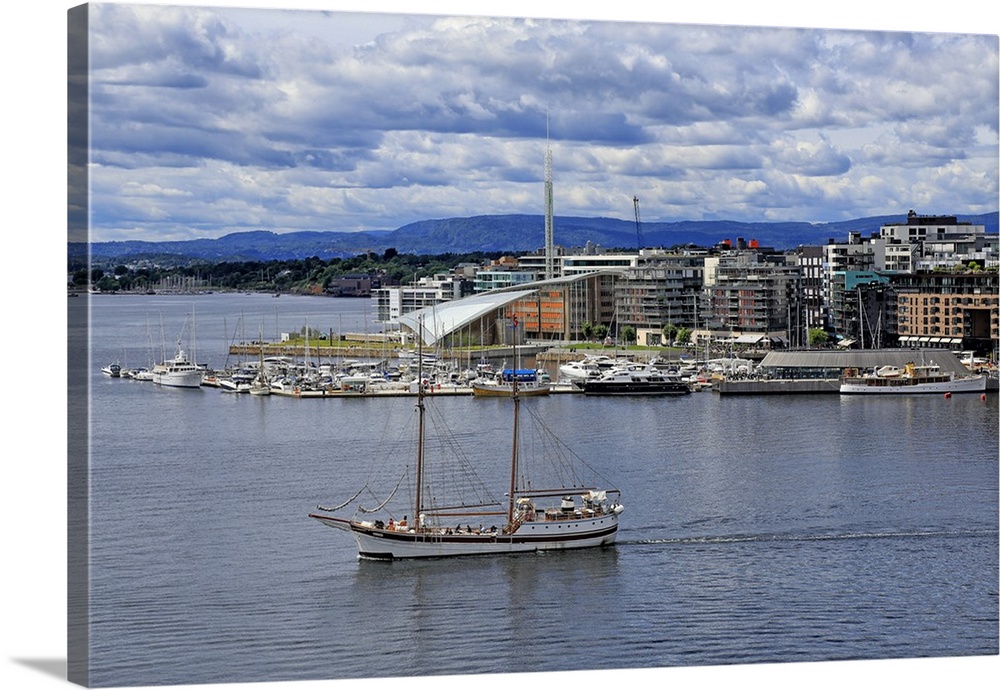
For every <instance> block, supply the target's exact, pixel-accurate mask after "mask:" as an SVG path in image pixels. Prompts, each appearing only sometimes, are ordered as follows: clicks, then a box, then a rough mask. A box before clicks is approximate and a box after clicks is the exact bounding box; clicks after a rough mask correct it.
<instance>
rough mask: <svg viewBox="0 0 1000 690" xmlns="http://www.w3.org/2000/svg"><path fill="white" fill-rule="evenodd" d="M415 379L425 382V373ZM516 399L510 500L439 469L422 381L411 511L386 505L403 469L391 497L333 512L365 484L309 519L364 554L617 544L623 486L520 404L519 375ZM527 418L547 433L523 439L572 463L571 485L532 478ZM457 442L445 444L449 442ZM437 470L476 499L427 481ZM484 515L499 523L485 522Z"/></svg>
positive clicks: (513, 404) (537, 429)
mask: <svg viewBox="0 0 1000 690" xmlns="http://www.w3.org/2000/svg"><path fill="white" fill-rule="evenodd" d="M417 380H418V381H421V382H422V380H423V379H422V377H420V378H418V379H417ZM510 400H511V408H512V412H513V424H512V432H513V441H512V445H511V456H510V485H509V487H507V488H508V490H507V491H506V496H505V497H504V499H502V500H496V499H492V498H488V495H489V492H488V491H487V490H486V489H485V487H481V486H479V485H477V484H476V483H474V479H475V472H474V470H473V471H471V472H470V473H469V474H468V475H466V476H464V477H463V479H462V480H461V481H459V480H458V479H457V477H458V475H456V474H451V473H447V472H442V473H435V472H434V464H435V462H436V461H437V460H440V461H441V464H444V462H445V458H444V457H443V454H442V457H441V458H431V457H427V454H426V453H425V451H426V449H427V447H428V439H427V437H426V426H427V424H426V417H427V415H428V410H427V408H428V404H427V401H426V400H425V395H424V386H423V385H418V388H417V405H416V409H417V433H416V462H415V476H414V477H413V482H412V489H413V495H414V497H415V500H414V501H413V503H412V504H409V505H408V507H406V508H403V510H406V511H407V512H406V513H405V514H402V516H401V517H400V514H399V512H395V514H394V511H392V510H391V509H387V506H388V505H389V504H390V502H391V501H392V498H393V495H394V494H395V493H396V492H397V490H398V489H399V488H400V486H402V484H403V483H404V480H405V479H407V474H405V473H404V475H403V476H401V477H400V479H399V481H398V482H397V484H396V486H395V488H394V489H392V491H391V492H390V494H389V496H388V497H387V498H386V499H385V500H384V501H382V502H381V503H380V504H379V505H378V506H376V507H374V508H365V507H364V506H362V505H360V503H358V505H357V509H356V511H355V514H354V517H351V518H347V517H338V516H336V515H335V514H334V513H336V512H338V511H340V510H343V509H345V508H347V507H348V506H350V505H352V504H354V503H355V502H357V501H358V499H359V497H361V496H362V494H364V493H366V492H369V494H368V495H370V492H371V489H370V488H369V487H368V486H367V485H365V486H362V488H361V489H360V490H359V491H358V493H356V494H355V495H354V496H353V497H352V498H350V499H348V500H347V501H346V502H344V503H343V504H341V505H339V506H336V507H333V508H324V507H322V506H317V512H314V513H310V514H309V517H311V518H313V519H315V520H318V521H319V522H321V523H322V524H324V525H327V526H329V527H334V528H337V529H340V530H344V531H346V532H348V533H350V534H351V535H352V536H353V537H354V540H355V542H356V543H357V547H358V557H359V558H365V559H386V560H392V559H398V558H440V557H449V556H471V555H490V554H514V553H525V552H535V551H548V550H557V549H580V548H588V547H598V546H608V545H611V544H613V543H614V541H615V537H616V536H617V532H618V521H619V515H620V514H621V513H622V511H623V510H624V508H623V506H622V504H621V503H620V496H621V492H620V491H619V490H618V489H614V488H611V489H603V488H601V486H599V485H598V484H599V483H602V482H603V480H601V479H600V478H599V477H597V473H596V471H595V470H594V469H593V468H592V467H590V466H589V465H588V464H587V463H586V461H584V460H583V459H582V458H580V457H579V456H577V455H576V454H575V453H573V452H572V451H571V450H570V449H569V448H568V447H567V446H566V445H565V444H563V443H562V442H561V441H559V440H558V439H557V438H556V437H555V435H554V434H553V433H552V432H551V430H549V429H548V428H547V427H546V426H545V425H544V423H542V422H541V419H540V418H539V417H538V416H537V415H536V414H535V411H534V409H533V408H532V407H531V406H530V405H525V406H524V409H522V401H521V395H520V392H519V390H518V385H517V379H516V378H515V380H514V382H513V388H512V391H511V395H510ZM526 413H530V414H526ZM522 416H529V417H531V420H530V421H534V422H535V424H534V425H533V427H532V430H533V431H535V432H536V433H537V434H539V436H538V438H539V439H545V440H544V441H540V442H538V443H534V442H533V443H530V444H525V445H526V446H528V445H530V446H531V447H536V448H543V449H544V452H543V453H542V454H543V455H544V456H545V458H546V459H548V460H552V461H555V463H556V464H559V465H560V467H561V469H562V470H563V474H564V475H566V474H567V472H566V469H567V468H568V467H573V468H574V470H575V471H574V472H573V473H572V476H573V477H574V478H573V480H572V481H571V482H570V484H569V485H566V484H565V483H562V484H555V483H553V484H537V483H532V481H531V479H530V478H529V477H530V475H531V474H532V470H531V468H530V467H529V465H530V464H531V462H530V459H529V458H527V457H526V455H527V454H522V452H521V451H522V443H521V434H522V433H525V434H527V432H528V430H527V429H522V422H523V421H525V420H522ZM453 445H454V444H450V443H446V444H443V447H445V446H447V447H452V446H453ZM438 474H440V476H448V477H451V479H450V481H448V482H447V483H448V484H449V485H450V486H452V487H454V486H456V485H459V484H461V485H463V486H465V487H467V489H468V490H469V491H470V493H471V494H474V497H470V498H458V499H453V498H452V497H450V496H447V489H448V487H447V486H446V487H443V488H442V487H441V485H440V484H435V485H434V486H432V484H433V482H432V481H431V480H430V479H429V478H430V477H431V476H432V475H434V476H438ZM410 511H412V512H410ZM410 515H412V516H413V519H412V520H411V519H410ZM481 520H483V521H490V520H493V521H496V522H500V523H501V524H500V526H499V527H497V526H496V525H495V524H494V525H493V526H492V527H490V528H483V527H482V524H481V523H480V521H481ZM472 521H475V522H477V523H480V524H479V526H478V527H473V525H472ZM463 523H464V525H463Z"/></svg>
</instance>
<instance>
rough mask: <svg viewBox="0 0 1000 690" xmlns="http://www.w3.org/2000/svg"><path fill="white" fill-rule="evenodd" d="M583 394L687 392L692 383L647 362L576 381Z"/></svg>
mask: <svg viewBox="0 0 1000 690" xmlns="http://www.w3.org/2000/svg"><path fill="white" fill-rule="evenodd" d="M575 384H576V385H577V386H578V387H579V388H582V389H583V392H584V395H661V396H662V395H686V394H688V393H690V392H691V386H690V385H688V383H687V382H685V381H683V380H682V379H681V377H680V376H677V375H671V374H668V373H665V372H662V371H660V370H658V369H656V368H655V367H653V366H651V365H648V364H629V365H627V366H622V367H618V368H615V369H612V370H611V371H609V372H607V373H605V374H603V375H602V376H600V377H599V378H596V379H586V380H583V381H576V382H575Z"/></svg>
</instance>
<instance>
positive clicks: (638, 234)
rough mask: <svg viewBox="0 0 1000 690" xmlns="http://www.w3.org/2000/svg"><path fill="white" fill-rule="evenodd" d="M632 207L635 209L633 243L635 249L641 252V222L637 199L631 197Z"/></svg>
mask: <svg viewBox="0 0 1000 690" xmlns="http://www.w3.org/2000/svg"><path fill="white" fill-rule="evenodd" d="M632 205H633V206H634V207H635V241H636V245H637V246H636V249H637V250H639V251H642V245H643V242H642V221H641V220H640V219H639V197H637V196H633V197H632Z"/></svg>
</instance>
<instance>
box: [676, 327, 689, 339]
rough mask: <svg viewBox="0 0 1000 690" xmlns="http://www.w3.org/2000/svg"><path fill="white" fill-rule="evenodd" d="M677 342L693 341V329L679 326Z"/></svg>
mask: <svg viewBox="0 0 1000 690" xmlns="http://www.w3.org/2000/svg"><path fill="white" fill-rule="evenodd" d="M677 342H680V343H690V342H691V329H690V328H678V329H677Z"/></svg>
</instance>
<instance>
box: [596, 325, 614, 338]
mask: <svg viewBox="0 0 1000 690" xmlns="http://www.w3.org/2000/svg"><path fill="white" fill-rule="evenodd" d="M610 330H611V329H609V328H608V327H607V326H605V325H604V324H601V325H599V326H594V337H595V338H597V339H598V340H604V339H605V338H607V337H608V331H610Z"/></svg>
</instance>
